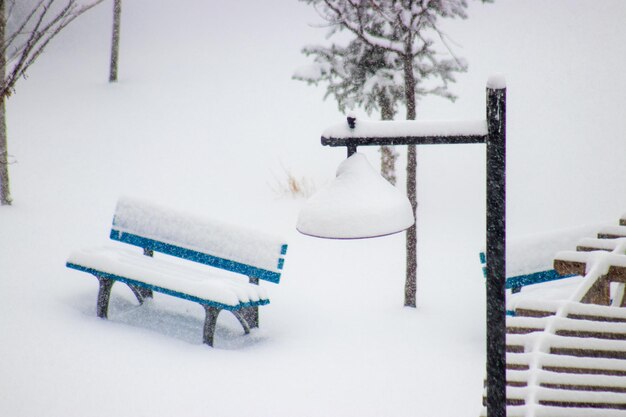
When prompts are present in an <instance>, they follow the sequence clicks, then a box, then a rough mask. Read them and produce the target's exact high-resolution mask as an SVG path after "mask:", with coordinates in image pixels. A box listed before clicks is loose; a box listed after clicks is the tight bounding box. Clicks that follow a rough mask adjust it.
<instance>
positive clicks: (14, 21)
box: [0, 0, 103, 205]
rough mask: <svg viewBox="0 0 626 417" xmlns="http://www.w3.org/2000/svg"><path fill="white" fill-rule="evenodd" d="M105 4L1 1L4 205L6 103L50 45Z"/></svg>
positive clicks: (2, 189)
mask: <svg viewBox="0 0 626 417" xmlns="http://www.w3.org/2000/svg"><path fill="white" fill-rule="evenodd" d="M102 1H103V0H89V1H85V2H83V3H81V2H80V1H79V0H0V40H2V44H1V45H2V49H1V50H0V204H1V205H10V204H11V202H12V198H11V192H10V187H9V154H8V146H7V129H6V127H7V124H6V99H7V98H8V97H9V96H11V94H12V93H13V92H14V91H15V83H17V81H18V80H19V79H20V78H21V77H24V76H25V75H26V71H27V70H28V69H29V68H30V66H31V65H33V63H34V62H35V61H36V60H37V58H38V57H39V56H40V55H41V54H42V53H43V51H44V49H45V48H46V46H48V44H49V43H50V41H51V40H52V39H53V38H54V37H55V36H56V35H58V34H59V32H61V30H63V29H64V28H65V27H67V25H69V24H70V23H71V22H72V21H73V20H74V19H76V18H77V17H78V16H80V15H81V14H83V13H84V12H86V11H87V10H89V9H91V8H92V7H94V6H95V5H97V4H98V3H101V2H102Z"/></svg>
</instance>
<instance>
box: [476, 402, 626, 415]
mask: <svg viewBox="0 0 626 417" xmlns="http://www.w3.org/2000/svg"><path fill="white" fill-rule="evenodd" d="M506 415H507V417H624V416H626V413H625V412H624V410H611V409H606V408H563V407H554V406H545V405H539V404H533V405H530V406H527V405H522V406H509V407H507V408H506ZM480 417H487V408H486V407H483V409H482V410H481V412H480Z"/></svg>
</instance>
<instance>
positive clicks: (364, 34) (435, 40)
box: [302, 0, 467, 307]
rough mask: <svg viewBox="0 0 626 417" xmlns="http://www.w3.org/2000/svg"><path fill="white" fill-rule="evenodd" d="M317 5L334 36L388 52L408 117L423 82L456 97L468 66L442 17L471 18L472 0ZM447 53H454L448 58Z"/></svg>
mask: <svg viewBox="0 0 626 417" xmlns="http://www.w3.org/2000/svg"><path fill="white" fill-rule="evenodd" d="M302 1H305V2H307V3H309V4H312V5H314V6H315V7H316V8H317V10H318V12H319V13H320V15H321V16H322V18H324V19H325V20H326V21H327V22H328V24H329V26H330V31H331V32H330V35H333V34H334V33H335V32H338V31H342V30H343V31H348V32H350V33H352V34H353V35H354V36H355V38H356V39H358V40H359V41H360V42H362V43H363V44H364V45H365V46H366V48H368V49H371V50H380V51H384V52H386V53H388V55H389V57H391V58H392V59H387V60H385V64H386V67H387V69H388V70H390V71H394V72H395V73H396V74H394V79H401V84H402V91H403V95H404V97H403V99H402V101H403V102H404V105H405V106H406V118H407V120H415V118H416V116H417V98H418V97H419V96H421V95H424V94H425V90H424V89H423V88H422V87H423V84H428V82H430V83H431V84H432V81H433V80H437V81H438V82H439V85H435V86H434V87H433V88H432V89H431V90H430V92H429V93H432V94H439V95H442V96H444V97H448V98H453V96H452V95H451V94H450V93H448V91H447V88H448V84H449V83H450V82H454V81H455V79H454V73H455V72H457V71H464V70H465V68H466V64H465V63H464V62H463V61H462V60H460V59H458V58H457V57H456V56H455V55H454V54H452V52H451V50H450V48H448V43H447V38H446V36H445V34H444V33H443V32H442V31H441V29H440V27H439V22H438V20H439V19H440V18H456V17H459V18H466V17H467V15H466V12H465V10H466V8H467V1H466V0H361V1H356V0H302ZM442 51H447V52H448V57H447V58H442ZM416 170H417V150H416V147H415V145H411V146H409V147H408V155H407V184H406V187H407V195H408V197H409V200H410V201H411V205H412V207H413V212H414V213H416V212H417V178H416ZM416 232H417V230H416V226H415V225H414V226H412V227H411V228H409V229H408V230H407V238H406V283H405V292H404V293H405V294H404V305H405V306H410V307H415V306H416V292H417V233H416Z"/></svg>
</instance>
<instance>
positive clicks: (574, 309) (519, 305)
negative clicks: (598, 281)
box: [511, 300, 626, 323]
mask: <svg viewBox="0 0 626 417" xmlns="http://www.w3.org/2000/svg"><path fill="white" fill-rule="evenodd" d="M511 307H512V308H513V310H514V311H515V315H516V316H517V317H519V316H521V317H547V316H552V315H554V314H556V312H557V311H558V310H559V309H563V311H565V312H566V313H567V317H568V318H572V319H581V320H592V321H601V322H624V323H626V308H621V307H614V306H602V305H595V304H584V303H578V302H573V301H551V300H519V301H517V302H514V303H513V304H512V305H511Z"/></svg>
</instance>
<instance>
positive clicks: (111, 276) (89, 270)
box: [65, 262, 270, 311]
mask: <svg viewBox="0 0 626 417" xmlns="http://www.w3.org/2000/svg"><path fill="white" fill-rule="evenodd" d="M65 265H66V266H67V267H68V268H72V269H76V270H78V271H83V272H87V273H89V274H92V275H96V276H100V277H102V278H107V279H112V280H114V281H119V282H123V283H125V284H130V285H136V286H138V287H144V288H148V289H151V290H153V291H156V292H160V293H163V294H167V295H171V296H173V297H178V298H183V299H185V300H189V301H193V302H196V303H200V304H203V305H208V306H211V307H217V308H221V309H223V310H230V311H233V310H239V309H242V308H246V307H256V306H260V305H266V304H269V303H270V300H267V299H265V300H259V301H250V302H247V303H239V304H238V305H236V306H231V305H228V304H223V303H218V302H217V301H213V300H207V299H204V298H199V297H195V296H193V295H189V294H185V293H182V292H179V291H174V290H170V289H167V288H163V287H158V286H156V285H152V284H148V283H145V282H141V281H136V280H134V279H130V278H126V277H122V276H120V275H115V274H111V273H109V272H105V271H100V270H97V269H94V268H90V267H87V266H83V265H78V264H75V263H71V262H67V263H66V264H65Z"/></svg>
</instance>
